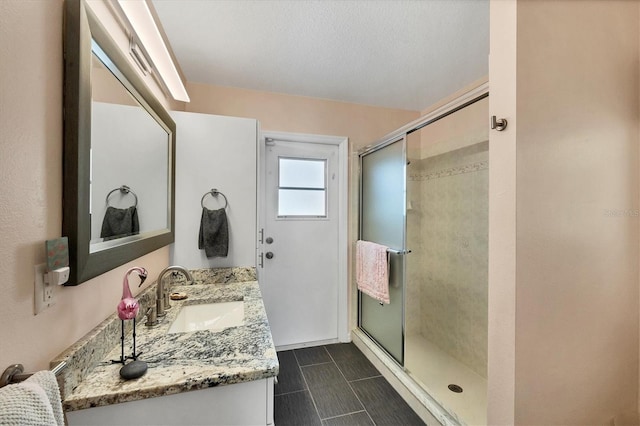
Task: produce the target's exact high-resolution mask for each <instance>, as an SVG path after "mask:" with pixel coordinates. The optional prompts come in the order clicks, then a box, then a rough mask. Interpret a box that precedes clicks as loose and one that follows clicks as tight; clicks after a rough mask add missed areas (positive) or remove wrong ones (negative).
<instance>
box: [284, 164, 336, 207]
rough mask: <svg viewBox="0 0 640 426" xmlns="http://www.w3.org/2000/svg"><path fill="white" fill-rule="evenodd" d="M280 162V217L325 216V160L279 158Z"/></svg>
mask: <svg viewBox="0 0 640 426" xmlns="http://www.w3.org/2000/svg"><path fill="white" fill-rule="evenodd" d="M278 165H279V167H278V170H279V176H278V182H279V186H278V216H279V217H291V216H295V217H300V216H307V217H308V216H312V217H326V216H327V190H326V181H327V179H326V169H327V164H326V161H325V160H309V159H304V158H279V159H278Z"/></svg>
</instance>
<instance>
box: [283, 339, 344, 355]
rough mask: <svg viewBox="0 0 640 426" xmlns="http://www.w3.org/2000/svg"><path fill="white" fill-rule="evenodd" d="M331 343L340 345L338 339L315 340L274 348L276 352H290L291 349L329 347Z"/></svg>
mask: <svg viewBox="0 0 640 426" xmlns="http://www.w3.org/2000/svg"><path fill="white" fill-rule="evenodd" d="M333 343H341V342H340V341H339V340H338V339H328V340H316V341H314V342H302V343H294V344H291V345H282V346H276V351H278V352H280V351H290V350H292V349H301V348H310V347H312V346H322V345H331V344H333Z"/></svg>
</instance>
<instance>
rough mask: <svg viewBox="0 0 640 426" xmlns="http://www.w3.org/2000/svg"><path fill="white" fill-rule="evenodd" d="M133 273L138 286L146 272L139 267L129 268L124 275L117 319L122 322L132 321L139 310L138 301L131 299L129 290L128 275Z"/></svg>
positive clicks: (144, 277)
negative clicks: (138, 281) (138, 279)
mask: <svg viewBox="0 0 640 426" xmlns="http://www.w3.org/2000/svg"><path fill="white" fill-rule="evenodd" d="M133 271H137V272H138V276H139V277H140V285H142V283H143V282H144V280H145V279H146V278H147V270H146V269H144V268H141V267H139V266H134V267H133V268H130V269H129V270H128V271H127V272H126V273H125V274H124V279H123V280H122V299H120V303H118V318H120V319H121V320H123V321H124V320H130V319H134V318H135V317H136V315H138V310H139V309H140V304H139V303H138V300H137V299H135V298H134V297H133V295H132V294H131V288H129V274H130V273H131V272H133ZM140 285H139V286H140ZM139 286H138V287H139Z"/></svg>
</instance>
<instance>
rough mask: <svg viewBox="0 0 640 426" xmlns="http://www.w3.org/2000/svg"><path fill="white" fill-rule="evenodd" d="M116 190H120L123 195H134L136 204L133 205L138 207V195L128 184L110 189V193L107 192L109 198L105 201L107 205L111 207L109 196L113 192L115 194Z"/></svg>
mask: <svg viewBox="0 0 640 426" xmlns="http://www.w3.org/2000/svg"><path fill="white" fill-rule="evenodd" d="M116 191H120V192H121V193H122V194H123V195H127V194H131V195H133V198H135V204H134V205H133V207H138V196H137V195H136V193H135V192H133V191H132V190H131V188H129V187H128V186H127V185H122V186H121V187H120V188H116V189H113V190H111V191H109V193H108V194H107V198H106V199H105V201H106V203H107V207H111V206H110V205H109V197H110V196H111V194H113V193H114V192H116Z"/></svg>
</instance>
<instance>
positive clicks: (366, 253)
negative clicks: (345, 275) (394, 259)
mask: <svg viewBox="0 0 640 426" xmlns="http://www.w3.org/2000/svg"><path fill="white" fill-rule="evenodd" d="M388 249H389V248H388V247H387V246H383V245H382V244H377V243H372V242H370V241H362V240H358V241H356V283H357V284H358V290H360V291H362V292H363V293H365V294H368V295H369V296H371V297H373V298H374V299H376V300H379V301H380V302H383V303H386V304H389V303H390V299H389V252H388Z"/></svg>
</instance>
